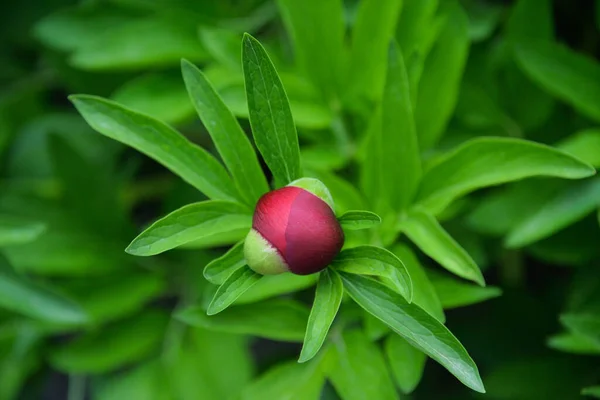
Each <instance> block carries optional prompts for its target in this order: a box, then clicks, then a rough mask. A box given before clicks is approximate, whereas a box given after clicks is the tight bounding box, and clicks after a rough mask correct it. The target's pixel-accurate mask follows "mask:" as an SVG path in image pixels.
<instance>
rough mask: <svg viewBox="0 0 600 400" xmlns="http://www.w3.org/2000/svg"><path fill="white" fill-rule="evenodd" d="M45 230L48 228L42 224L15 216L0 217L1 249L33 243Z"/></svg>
mask: <svg viewBox="0 0 600 400" xmlns="http://www.w3.org/2000/svg"><path fill="white" fill-rule="evenodd" d="M45 230H46V226H45V225H44V224H43V223H41V222H37V221H33V220H30V219H26V218H20V217H16V216H14V215H0V247H3V246H13V245H18V244H22V243H28V242H31V241H33V240H35V239H36V238H37V237H38V236H39V235H41V234H42V233H43V232H44V231H45Z"/></svg>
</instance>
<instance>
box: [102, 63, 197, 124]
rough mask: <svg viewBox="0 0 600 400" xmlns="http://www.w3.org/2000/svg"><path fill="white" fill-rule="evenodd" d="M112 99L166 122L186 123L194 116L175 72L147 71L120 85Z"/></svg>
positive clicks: (179, 78) (192, 107)
mask: <svg viewBox="0 0 600 400" xmlns="http://www.w3.org/2000/svg"><path fill="white" fill-rule="evenodd" d="M156 93H160V96H156ZM111 99H112V100H114V101H115V102H117V103H119V104H122V105H124V106H125V107H127V108H130V109H132V110H135V111H137V112H139V113H141V114H145V115H151V116H152V117H154V118H156V119H157V120H159V121H163V122H166V123H169V124H176V123H180V122H187V121H189V120H190V119H191V117H193V116H194V106H193V105H192V104H191V103H190V100H189V97H188V95H187V93H186V91H185V85H184V84H183V82H182V81H181V77H180V76H177V75H175V74H165V73H150V74H146V75H142V76H140V77H136V78H134V79H132V80H130V81H127V82H125V84H123V86H121V87H119V88H118V89H117V90H116V91H115V92H114V93H113V94H112V96H111Z"/></svg>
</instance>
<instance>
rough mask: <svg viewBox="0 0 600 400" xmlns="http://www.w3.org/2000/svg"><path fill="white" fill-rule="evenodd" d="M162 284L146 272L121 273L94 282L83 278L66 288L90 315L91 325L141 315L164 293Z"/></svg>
mask: <svg viewBox="0 0 600 400" xmlns="http://www.w3.org/2000/svg"><path fill="white" fill-rule="evenodd" d="M165 287H166V282H165V280H164V279H163V278H162V277H160V276H158V275H156V274H152V273H148V272H129V271H127V272H126V271H121V272H120V273H119V274H114V275H111V276H107V277H99V278H95V279H93V280H89V279H86V278H82V280H81V281H76V282H73V283H71V284H70V285H68V286H67V288H65V291H66V292H67V293H68V294H70V295H71V296H72V297H73V298H74V299H75V300H76V301H77V302H78V303H79V304H80V305H81V307H82V308H83V309H84V310H85V311H86V312H87V313H88V314H89V316H90V320H91V322H92V324H93V325H95V326H97V325H99V324H104V323H106V322H108V321H112V320H115V319H117V318H120V317H126V316H129V315H131V314H133V313H135V312H138V311H141V310H142V309H143V307H144V306H145V305H146V304H147V303H148V302H150V301H151V300H152V299H154V298H157V297H159V296H160V295H161V294H162V293H163V291H164V290H165Z"/></svg>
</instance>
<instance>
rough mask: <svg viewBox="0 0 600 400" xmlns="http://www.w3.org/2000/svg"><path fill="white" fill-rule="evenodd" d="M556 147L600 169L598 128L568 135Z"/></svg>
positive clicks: (599, 131) (599, 133)
mask: <svg viewBox="0 0 600 400" xmlns="http://www.w3.org/2000/svg"><path fill="white" fill-rule="evenodd" d="M558 147H559V148H560V149H561V150H563V151H566V152H567V153H570V154H572V155H574V156H575V157H577V158H579V159H580V160H582V161H585V162H586V163H589V164H590V165H591V166H593V167H594V168H600V128H591V129H584V130H582V131H579V132H577V133H575V134H572V135H569V136H568V137H567V138H566V139H565V140H563V141H561V142H560V143H559V144H558Z"/></svg>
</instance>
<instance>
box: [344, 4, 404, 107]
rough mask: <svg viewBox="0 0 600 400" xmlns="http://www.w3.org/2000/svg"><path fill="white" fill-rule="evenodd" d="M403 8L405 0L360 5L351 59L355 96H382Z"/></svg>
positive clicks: (352, 85)
mask: <svg viewBox="0 0 600 400" xmlns="http://www.w3.org/2000/svg"><path fill="white" fill-rule="evenodd" d="M401 8H402V1H401V0H384V1H381V0H366V1H361V2H360V3H359V4H358V11H357V13H356V21H355V22H354V26H353V27H352V47H351V51H350V62H349V67H350V71H349V79H348V82H350V83H351V85H349V86H350V87H349V88H348V90H349V91H351V94H350V95H351V96H356V95H361V96H364V97H367V98H369V99H372V100H376V99H378V98H379V97H380V96H381V93H382V90H383V85H384V81H385V70H386V64H387V53H388V48H389V43H390V40H391V38H392V37H393V33H394V29H395V27H396V21H397V20H398V15H399V14H400V9H401Z"/></svg>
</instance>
